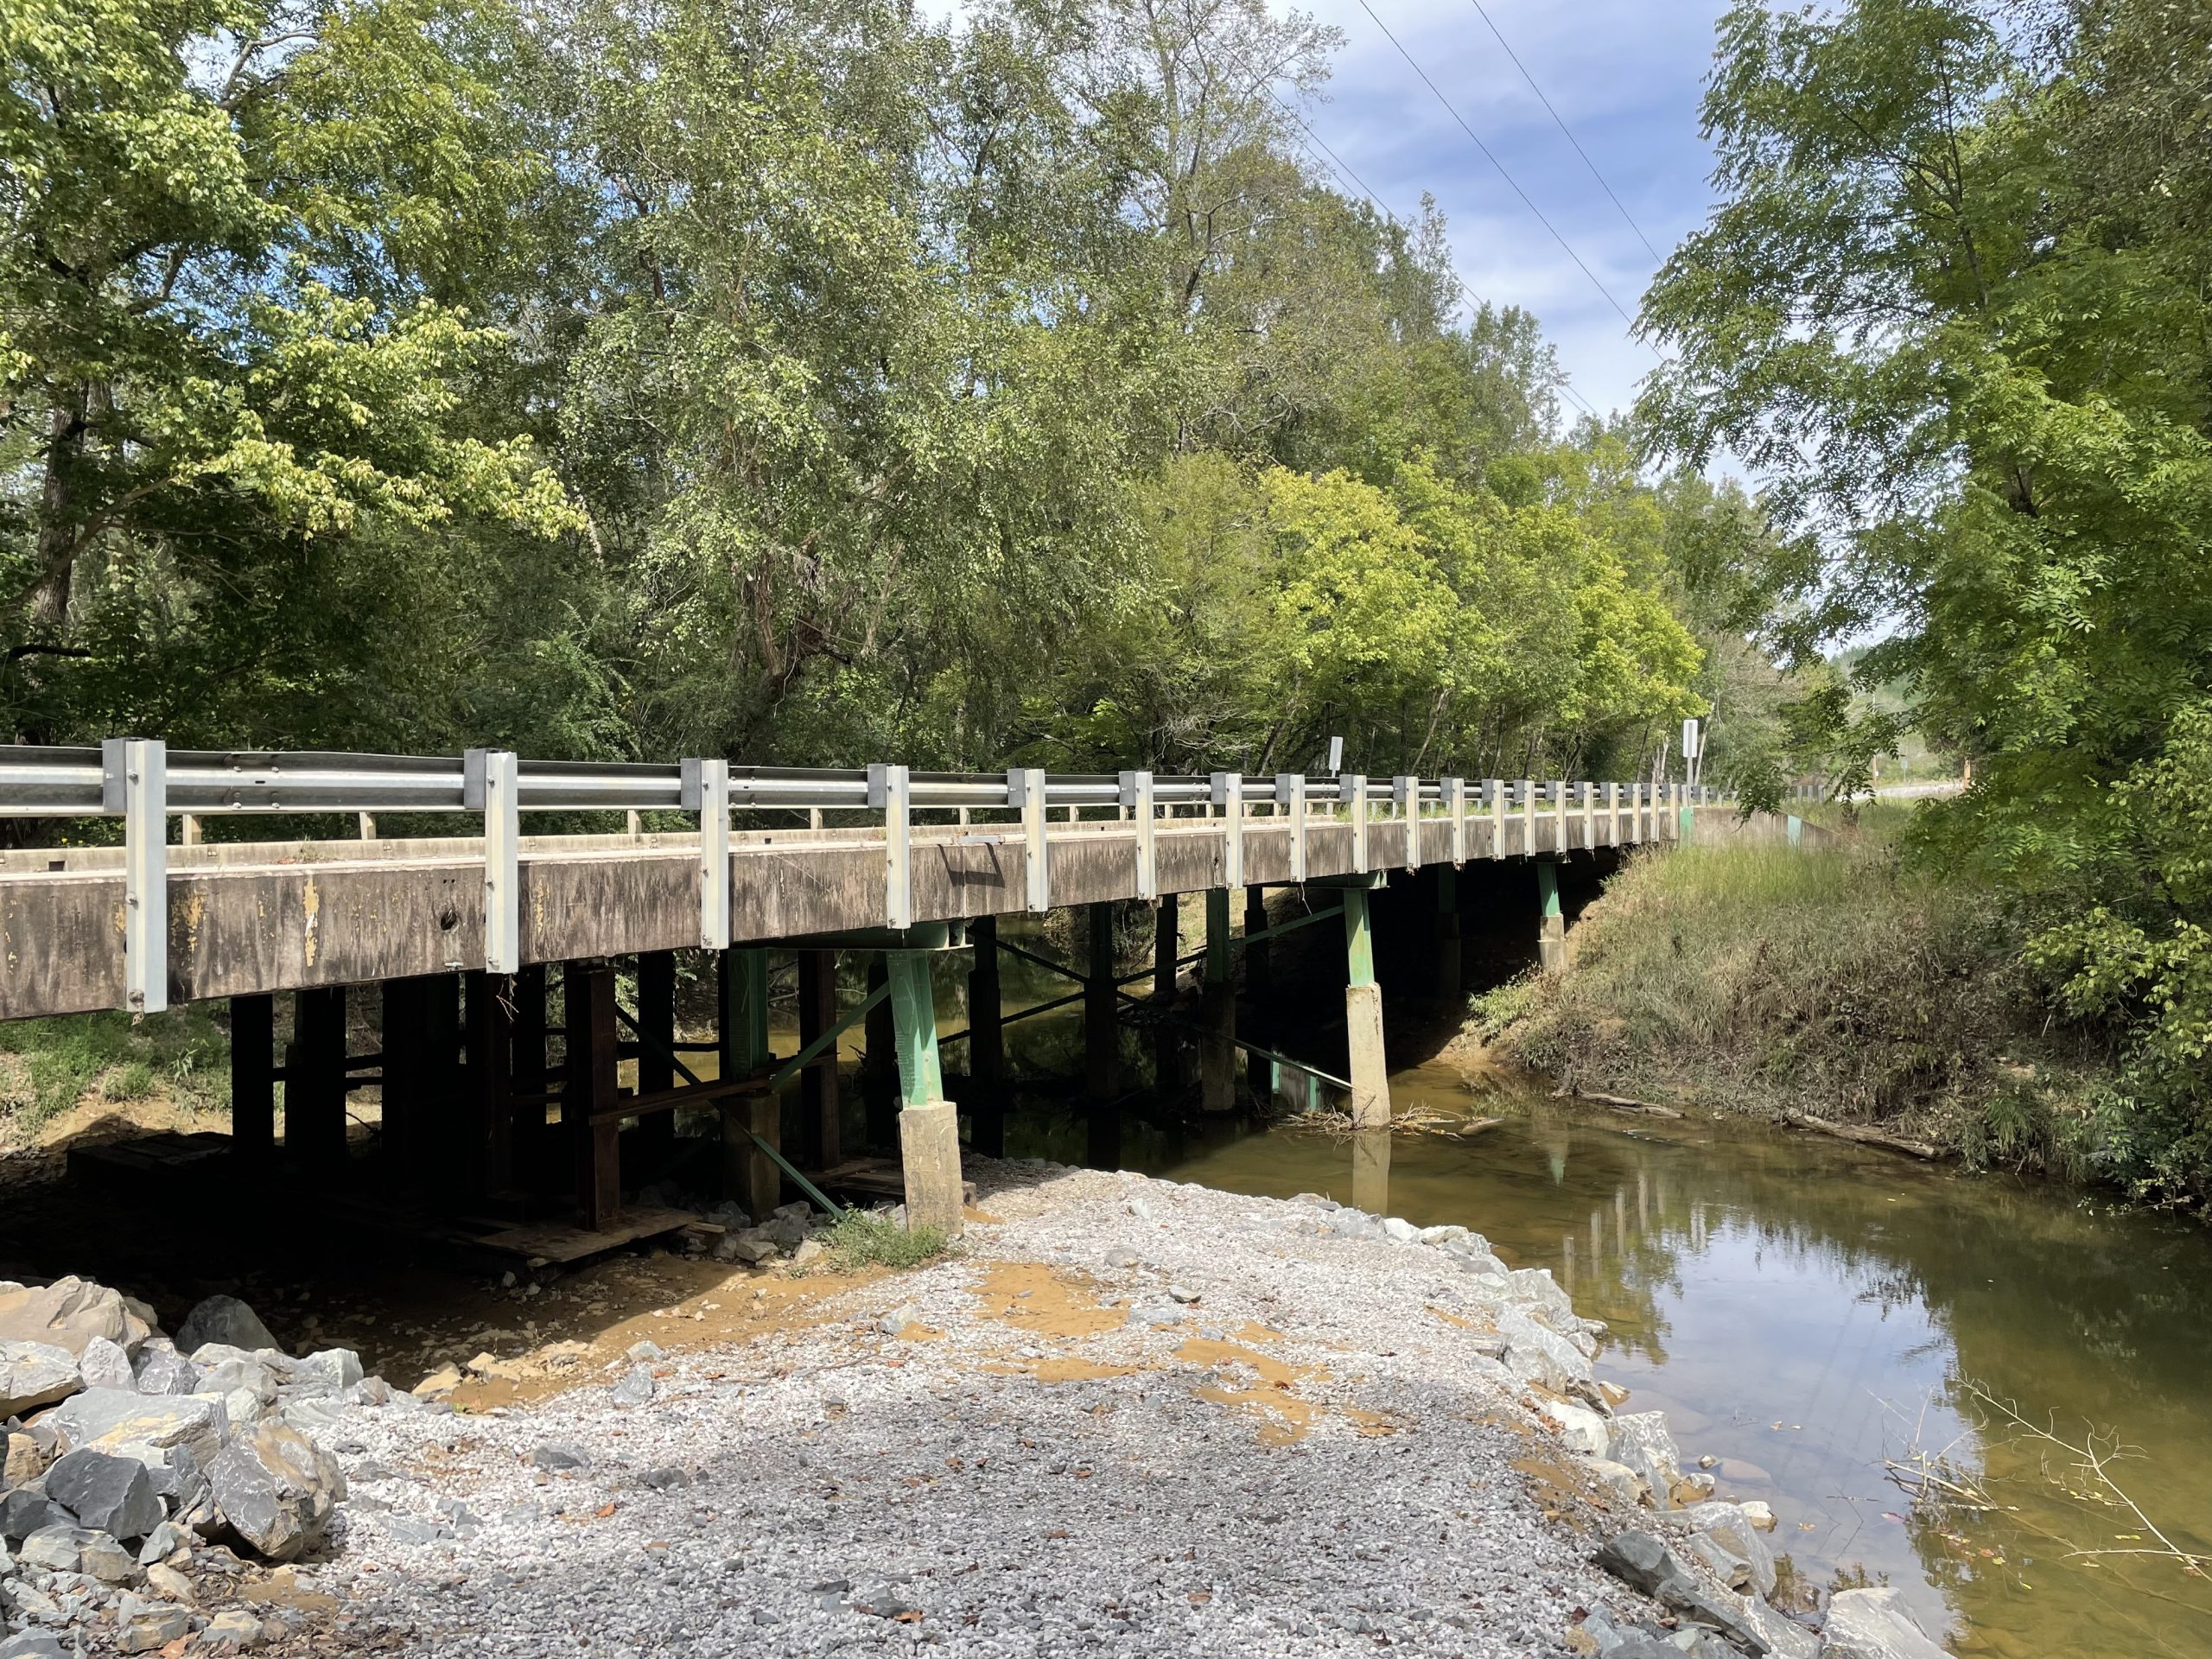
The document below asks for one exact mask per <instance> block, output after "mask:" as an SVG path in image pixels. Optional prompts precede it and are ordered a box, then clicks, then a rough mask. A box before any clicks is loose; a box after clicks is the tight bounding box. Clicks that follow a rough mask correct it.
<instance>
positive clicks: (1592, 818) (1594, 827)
mask: <svg viewBox="0 0 2212 1659" xmlns="http://www.w3.org/2000/svg"><path fill="white" fill-rule="evenodd" d="M1574 792H1575V795H1576V797H1577V798H1579V800H1580V803H1581V806H1582V845H1583V846H1584V847H1585V848H1586V849H1588V850H1589V851H1591V852H1595V851H1597V850H1598V785H1595V784H1577V785H1575V786H1574Z"/></svg>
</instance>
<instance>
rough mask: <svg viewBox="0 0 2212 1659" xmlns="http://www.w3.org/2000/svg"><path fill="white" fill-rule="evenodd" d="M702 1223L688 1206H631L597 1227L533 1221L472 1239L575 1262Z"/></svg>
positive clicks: (515, 1252) (510, 1250) (546, 1258)
mask: <svg viewBox="0 0 2212 1659" xmlns="http://www.w3.org/2000/svg"><path fill="white" fill-rule="evenodd" d="M701 1225H702V1222H701V1221H700V1219H699V1217H696V1216H695V1215H693V1214H692V1213H691V1212H690V1211H688V1210H652V1209H633V1210H628V1211H624V1212H623V1214H622V1216H621V1217H620V1219H619V1220H616V1221H612V1222H609V1223H607V1224H604V1225H601V1226H599V1227H564V1226H562V1225H560V1224H557V1223H536V1224H531V1225H530V1226H527V1227H510V1228H508V1229H506V1230H505V1231H504V1232H497V1233H489V1234H486V1236H484V1237H482V1238H480V1239H478V1240H476V1241H475V1242H476V1243H478V1244H480V1245H481V1246H482V1247H483V1248H484V1249H492V1250H505V1251H507V1252H508V1253H510V1254H511V1255H522V1256H537V1257H538V1258H540V1259H541V1260H543V1261H546V1262H579V1261H582V1259H583V1258H584V1257H585V1256H588V1255H599V1254H601V1252H603V1251H606V1250H619V1249H621V1248H622V1247H623V1246H624V1245H625V1244H634V1243H637V1242H638V1240H639V1239H641V1238H657V1237H658V1236H660V1235H661V1234H663V1233H676V1232H682V1231H683V1230H684V1229H686V1228H691V1227H698V1226H701Z"/></svg>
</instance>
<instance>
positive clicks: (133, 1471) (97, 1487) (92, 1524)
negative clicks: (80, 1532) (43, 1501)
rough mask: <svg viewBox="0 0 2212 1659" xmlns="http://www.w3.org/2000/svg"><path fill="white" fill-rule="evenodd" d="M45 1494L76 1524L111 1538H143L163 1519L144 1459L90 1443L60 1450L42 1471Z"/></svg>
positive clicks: (158, 1500)
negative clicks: (96, 1448) (98, 1449)
mask: <svg viewBox="0 0 2212 1659" xmlns="http://www.w3.org/2000/svg"><path fill="white" fill-rule="evenodd" d="M46 1495H47V1497H49V1498H51V1499H52V1500H53V1501H54V1503H59V1504H60V1506H61V1507H62V1508H63V1509H65V1510H68V1511H69V1513H70V1514H72V1515H73V1516H76V1517H77V1523H78V1524H79V1526H84V1527H89V1528H91V1529H92V1530H93V1531H95V1532H105V1533H106V1534H107V1535H109V1536H111V1537H114V1538H143V1537H144V1536H145V1535H147V1534H148V1533H149V1532H151V1531H152V1530H153V1529H155V1528H156V1527H158V1526H160V1525H161V1524H162V1519H163V1515H162V1500H161V1497H160V1496H159V1495H158V1494H157V1493H156V1491H154V1484H153V1482H152V1481H151V1480H149V1479H148V1478H147V1475H146V1465H144V1464H143V1463H140V1462H139V1461H138V1460H137V1459H135V1458H127V1457H115V1456H111V1455H110V1454H109V1453H107V1452H95V1451H93V1450H92V1448H91V1447H89V1446H80V1447H79V1448H78V1449H77V1450H76V1451H74V1452H64V1453H62V1455H61V1457H60V1459H58V1460H57V1461H56V1462H55V1464H54V1467H53V1468H51V1469H49V1470H48V1471H46Z"/></svg>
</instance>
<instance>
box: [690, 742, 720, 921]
mask: <svg viewBox="0 0 2212 1659" xmlns="http://www.w3.org/2000/svg"><path fill="white" fill-rule="evenodd" d="M683 809H684V810H685V811H687V812H696V813H697V814H698V815H699V943H700V944H702V946H704V947H705V948H706V949H707V950H721V949H722V948H723V947H724V946H726V945H728V944H729V917H730V907H729V762H728V761H727V760H686V761H685V762H684V763H683Z"/></svg>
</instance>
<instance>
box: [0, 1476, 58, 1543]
mask: <svg viewBox="0 0 2212 1659" xmlns="http://www.w3.org/2000/svg"><path fill="white" fill-rule="evenodd" d="M74 1524H75V1522H73V1521H72V1520H71V1519H70V1516H69V1511H68V1510H65V1509H63V1508H62V1507H61V1506H60V1504H59V1503H55V1502H54V1500H53V1499H52V1498H50V1497H48V1496H47V1495H46V1494H45V1493H44V1492H35V1491H29V1490H27V1489H26V1488H23V1487H21V1486H19V1487H17V1488H16V1490H15V1491H12V1492H0V1540H4V1541H7V1542H9V1543H11V1544H20V1543H21V1542H22V1541H23V1540H24V1539H26V1538H28V1537H29V1536H30V1535H32V1534H33V1533H35V1532H39V1531H41V1530H43V1529H47V1528H49V1527H70V1526H73V1525H74Z"/></svg>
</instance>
